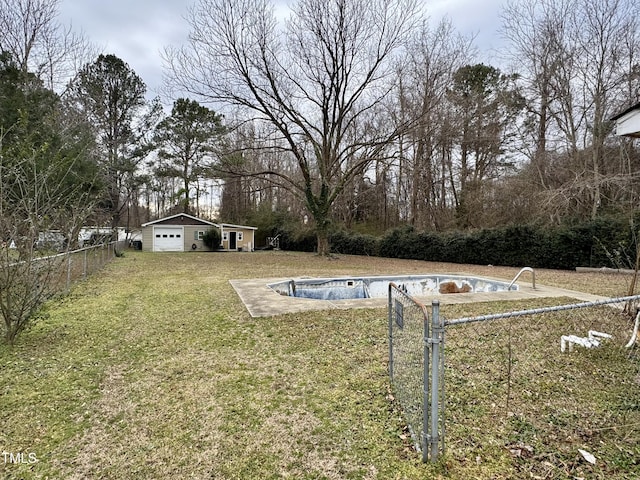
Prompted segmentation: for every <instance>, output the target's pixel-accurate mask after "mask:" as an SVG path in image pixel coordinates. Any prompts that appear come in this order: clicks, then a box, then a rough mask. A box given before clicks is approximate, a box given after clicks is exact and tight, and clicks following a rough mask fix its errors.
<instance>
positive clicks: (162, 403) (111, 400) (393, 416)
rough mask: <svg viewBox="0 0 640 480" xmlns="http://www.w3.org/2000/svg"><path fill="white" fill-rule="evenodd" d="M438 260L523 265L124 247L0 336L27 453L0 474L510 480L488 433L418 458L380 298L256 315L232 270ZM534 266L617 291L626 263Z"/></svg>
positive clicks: (266, 271)
mask: <svg viewBox="0 0 640 480" xmlns="http://www.w3.org/2000/svg"><path fill="white" fill-rule="evenodd" d="M437 272H448V273H469V274H477V275H485V276H491V277H497V278H503V279H507V280H510V279H511V278H513V276H514V275H515V274H516V273H517V272H518V269H517V268H505V267H488V266H472V265H456V264H434V263H425V262H420V261H411V260H392V259H383V258H367V257H354V256H341V257H339V258H337V259H327V258H320V257H317V256H315V255H312V254H300V253H289V252H256V253H253V254H247V253H243V254H233V253H212V254H201V253H189V254H151V253H143V252H128V253H127V255H126V256H125V257H124V258H121V259H117V260H116V261H114V263H113V264H112V265H110V266H109V267H108V268H107V270H106V271H105V273H104V275H101V276H100V277H97V276H96V277H93V278H91V279H90V280H88V281H87V282H84V283H82V284H80V285H79V286H77V287H76V288H75V289H74V290H73V292H72V293H71V295H69V296H68V297H65V298H63V299H60V300H59V301H57V302H54V303H53V304H52V305H50V306H49V309H48V313H49V315H50V319H49V321H48V322H46V323H42V324H40V325H38V326H36V327H35V328H34V329H33V330H31V331H29V332H27V333H26V334H25V336H24V337H23V338H22V339H21V340H20V342H19V344H18V345H17V346H16V347H15V348H13V349H8V348H6V347H2V348H1V349H0V361H2V364H3V366H4V368H3V370H2V373H0V411H2V412H3V428H2V430H1V431H0V447H1V448H2V449H4V450H5V451H23V452H30V451H33V452H35V453H36V454H37V457H38V462H37V463H35V464H31V465H13V464H11V465H3V464H2V463H0V475H4V477H5V478H89V479H94V478H95V479H97V478H118V479H128V478H130V479H144V478H216V479H219V478H220V479H226V478H240V479H243V478H247V479H253V478H273V479H276V478H296V479H297V478H309V479H311V478H329V479H341V478H356V479H358V478H379V479H387V478H398V479H400V478H437V477H439V476H442V475H443V472H444V469H445V468H446V469H447V471H448V475H449V478H492V477H493V478H507V477H506V476H505V475H507V476H508V472H512V465H511V464H510V463H509V458H506V459H505V456H504V455H502V454H495V455H494V456H493V457H492V456H491V455H493V454H492V453H491V452H492V450H491V449H490V450H488V455H489V457H488V458H487V459H483V462H481V463H480V464H477V463H476V461H475V459H463V460H459V459H457V458H456V457H455V455H454V456H452V457H450V458H449V459H448V460H447V462H446V463H445V464H442V465H436V466H433V465H423V464H421V463H420V458H419V455H418V454H416V453H415V452H413V451H412V450H411V449H410V447H409V442H408V441H407V439H406V434H405V433H406V432H405V431H404V430H403V427H404V426H403V420H402V418H401V416H400V413H399V411H398V410H397V407H396V406H394V405H393V404H392V403H391V402H390V401H389V397H388V394H389V390H388V388H389V387H388V376H387V353H388V351H387V331H386V322H387V320H386V312H385V311H384V310H380V309H378V310H375V309H374V310H357V311H328V312H308V313H305V314H294V315H282V316H277V317H271V318H261V319H253V318H251V317H250V316H249V315H248V313H247V312H246V310H245V308H244V306H243V305H242V303H241V302H240V300H239V299H238V297H237V296H236V294H235V292H234V291H233V289H232V288H231V286H230V284H229V282H228V281H229V279H232V278H255V277H279V276H330V275H350V274H371V275H373V274H411V273H437ZM536 275H537V276H536V280H537V282H538V283H540V284H546V285H552V286H558V287H563V288H569V289H574V290H580V291H585V292H588V293H593V294H601V295H622V294H626V293H627V289H628V285H629V277H627V276H623V275H608V274H600V273H588V274H586V273H580V274H578V273H575V272H558V271H550V270H539V271H537V272H536ZM524 280H525V281H529V279H527V278H525V279H524ZM456 308H466V307H456ZM470 308H472V309H473V308H475V307H470ZM473 313H474V312H473V311H465V312H464V314H473ZM505 462H507V463H505ZM505 472H506V473H505ZM629 475H630V474H629ZM617 478H632V477H631V476H628V477H625V476H624V475H622V474H620V475H618V477H617Z"/></svg>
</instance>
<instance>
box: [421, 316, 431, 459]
mask: <svg viewBox="0 0 640 480" xmlns="http://www.w3.org/2000/svg"><path fill="white" fill-rule="evenodd" d="M423 324H424V325H423V342H422V343H423V353H422V361H423V367H422V445H421V446H422V461H423V462H427V460H428V459H429V444H430V442H431V437H430V435H429V349H430V348H431V337H430V336H429V316H428V315H427V312H426V310H424V317H423Z"/></svg>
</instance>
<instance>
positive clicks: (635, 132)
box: [610, 103, 640, 138]
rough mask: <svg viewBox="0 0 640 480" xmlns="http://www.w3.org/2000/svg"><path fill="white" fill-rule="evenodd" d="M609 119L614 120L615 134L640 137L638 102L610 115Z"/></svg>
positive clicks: (639, 105)
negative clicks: (614, 114) (612, 115)
mask: <svg viewBox="0 0 640 480" xmlns="http://www.w3.org/2000/svg"><path fill="white" fill-rule="evenodd" d="M610 120H611V121H612V122H616V135H624V136H627V137H637V138H640V103H636V104H635V105H633V106H631V107H629V108H627V109H626V110H625V111H624V112H621V113H619V114H617V115H616V116H614V117H611V118H610Z"/></svg>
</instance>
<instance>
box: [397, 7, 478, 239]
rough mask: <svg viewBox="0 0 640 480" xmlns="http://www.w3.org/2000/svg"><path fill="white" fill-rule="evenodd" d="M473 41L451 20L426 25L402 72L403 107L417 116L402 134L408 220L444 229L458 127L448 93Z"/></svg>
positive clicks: (402, 191) (402, 194) (401, 176)
mask: <svg viewBox="0 0 640 480" xmlns="http://www.w3.org/2000/svg"><path fill="white" fill-rule="evenodd" d="M472 42H473V38H465V37H464V36H462V35H460V34H459V33H457V32H456V31H455V29H454V27H453V24H452V23H451V22H450V21H449V20H446V19H443V20H442V21H441V22H440V23H439V24H438V25H437V26H436V27H435V28H430V27H429V26H424V27H423V28H422V30H421V31H420V32H419V33H418V35H416V37H415V38H414V39H413V40H412V43H411V46H410V48H409V49H408V52H407V59H406V61H405V62H403V65H402V70H401V72H400V73H399V74H400V75H401V76H402V88H401V97H400V99H399V102H398V103H399V106H400V108H399V110H400V112H402V113H401V115H406V116H409V117H414V118H418V121H417V123H416V125H415V127H414V128H412V129H411V130H410V131H408V132H407V134H406V135H405V136H404V137H403V139H402V140H403V141H405V142H406V144H405V146H404V148H403V149H402V150H403V152H404V154H403V155H401V156H400V158H399V163H398V175H397V179H398V182H399V185H398V187H397V191H398V194H397V196H398V198H399V199H402V198H404V203H406V204H407V205H408V206H409V208H410V212H407V220H409V222H410V223H411V224H412V225H415V226H418V227H431V228H436V229H440V228H442V227H443V226H444V223H445V219H446V218H447V210H448V209H449V208H450V206H451V205H449V204H448V197H450V195H448V192H447V187H446V185H448V184H449V180H448V178H449V175H450V172H451V155H450V152H451V145H452V138H453V133H454V132H452V127H451V123H452V120H451V115H452V111H451V108H450V104H449V103H448V99H447V92H448V90H449V89H450V87H451V85H452V83H453V76H454V74H455V72H456V71H457V70H458V69H459V68H461V67H462V66H463V65H465V64H467V63H468V62H469V61H470V60H471V59H472V58H473V55H474V53H475V51H474V48H473V46H472Z"/></svg>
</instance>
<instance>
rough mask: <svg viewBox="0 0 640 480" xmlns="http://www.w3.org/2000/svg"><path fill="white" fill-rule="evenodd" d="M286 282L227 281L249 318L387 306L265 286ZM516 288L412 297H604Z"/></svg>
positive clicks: (443, 300) (428, 300)
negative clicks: (304, 295) (296, 294)
mask: <svg viewBox="0 0 640 480" xmlns="http://www.w3.org/2000/svg"><path fill="white" fill-rule="evenodd" d="M286 280H291V278H253V279H241V280H229V283H230V284H231V286H232V287H233V288H234V290H235V291H236V293H237V294H238V296H239V297H240V299H241V300H242V302H243V303H244V305H245V307H246V308H247V310H248V311H249V314H250V315H251V316H252V317H271V316H274V315H282V314H287V313H300V312H309V311H315V310H335V309H341V310H346V309H351V308H384V307H386V305H387V299H386V298H384V297H383V298H361V299H354V300H315V299H309V298H297V297H287V296H284V295H280V294H279V293H277V292H276V291H274V290H273V289H272V288H270V287H269V286H268V284H270V283H277V282H283V281H286ZM496 280H500V279H496ZM500 281H504V280H500ZM517 285H518V290H514V291H510V292H488V293H453V294H435V295H427V296H419V297H415V298H416V299H417V300H418V301H420V302H422V303H423V304H424V305H426V306H430V305H431V302H432V301H433V300H434V299H438V300H440V304H442V305H447V304H455V303H473V302H498V301H508V300H526V299H533V298H552V297H569V298H575V299H576V300H579V301H583V302H591V301H596V300H602V299H604V298H606V297H603V296H598V295H591V294H588V293H583V292H577V291H575V290H566V289H563V288H556V287H548V286H545V285H539V284H536V288H535V289H534V288H533V286H532V284H531V283H527V282H517Z"/></svg>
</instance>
